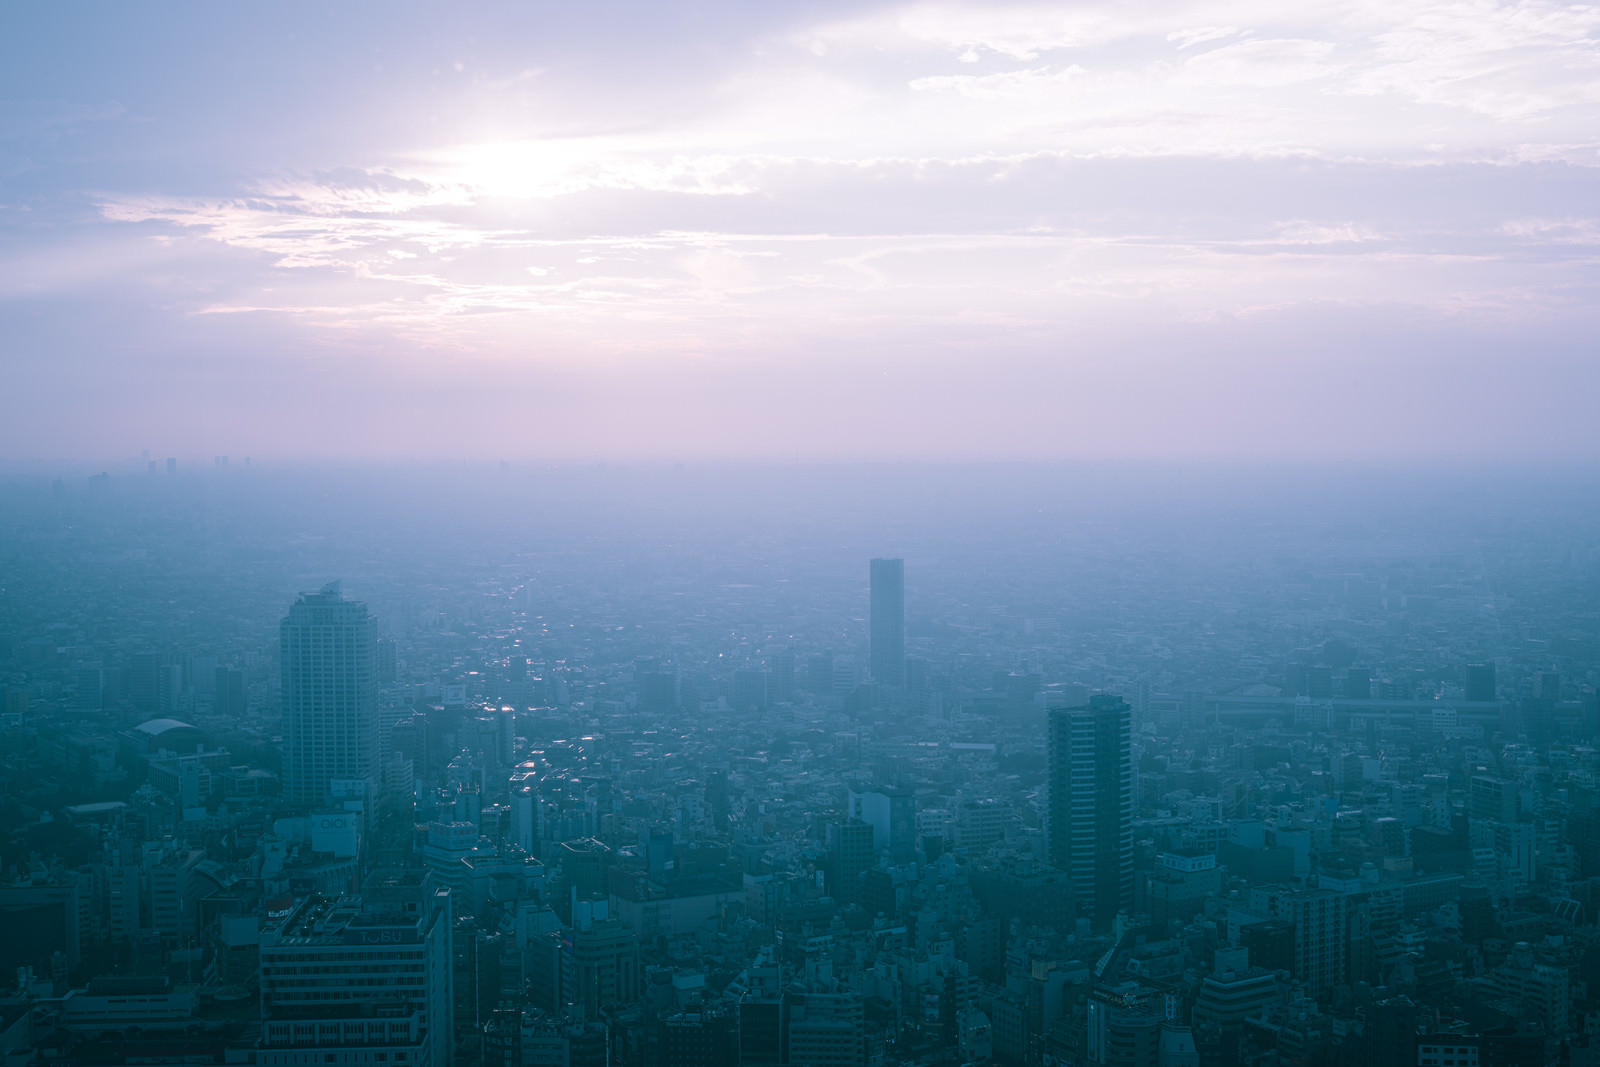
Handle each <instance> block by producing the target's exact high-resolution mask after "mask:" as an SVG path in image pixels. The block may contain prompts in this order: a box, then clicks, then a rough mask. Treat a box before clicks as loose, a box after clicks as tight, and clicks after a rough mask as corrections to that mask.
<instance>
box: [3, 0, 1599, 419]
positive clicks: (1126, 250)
mask: <svg viewBox="0 0 1600 1067" xmlns="http://www.w3.org/2000/svg"><path fill="white" fill-rule="evenodd" d="M1597 36H1600V9H1589V8H1583V7H1572V6H1564V5H1560V4H1555V3H1543V2H1525V3H1517V4H1498V3H1491V2H1488V0H1481V2H1479V0H1426V2H1422V3H1414V4H1407V5H1392V4H1377V3H1356V4H1349V3H1338V4H1335V3H1313V4H1305V5H1292V6H1290V7H1285V6H1284V5H1281V4H1266V3H1257V2H1253V0H1191V2H1186V3H1175V4H1161V5H1143V6H1140V7H1138V8H1137V9H1134V10H1129V9H1128V8H1127V6H1126V5H1115V4H1110V3H1103V4H1087V5H1074V6H1072V7H1070V8H1068V7H1063V6H1061V5H1045V4H1040V5H1014V6H996V5H990V4H976V3H972V4H963V3H916V4H910V5H901V6H892V7H885V8H880V9H876V10H872V11H869V12H867V13H865V14H860V15H856V16H850V17H844V18H823V19H820V20H815V21H811V22H807V21H805V20H798V21H797V20H795V19H793V18H792V17H787V16H786V17H785V18H784V19H780V20H777V21H775V22H774V23H773V24H772V25H771V26H769V27H768V28H766V29H765V30H763V31H762V32H758V33H753V34H751V35H749V36H748V37H746V38H744V39H742V40H741V41H740V42H738V45H737V47H730V48H728V49H726V50H724V51H722V52H720V53H718V54H717V56H716V58H715V61H714V62H711V61H708V62H707V63H705V64H704V66H703V68H702V69H698V70H695V71H693V72H692V73H691V74H684V73H683V71H682V70H681V68H680V69H677V70H676V74H675V76H674V79H673V80H672V81H671V83H670V84H668V83H662V84H660V85H656V84H651V83H650V82H649V81H648V80H647V79H646V80H640V81H638V82H629V81H628V79H627V76H626V75H624V74H620V73H619V74H618V75H617V76H616V78H615V79H614V81H613V83H611V84H609V85H607V86H606V87H605V91H602V92H591V91H588V90H587V89H586V88H585V86H586V85H587V84H588V83H584V82H582V81H581V80H574V79H575V78H576V75H575V74H574V69H575V68H574V67H573V66H571V65H565V66H564V65H563V64H561V63H559V62H551V63H541V64H540V65H539V66H538V67H537V68H528V67H526V66H523V67H519V68H516V69H509V70H496V69H492V68H491V69H485V70H483V71H481V72H480V73H478V74H476V75H474V76H470V77H469V76H464V80H463V81H462V82H461V84H459V85H456V86H455V87H454V88H451V89H450V90H449V91H448V92H447V93H444V95H442V96H440V97H439V98H438V99H437V100H433V101H432V102H430V103H429V104H428V108H429V109H430V110H429V114H430V115H432V116H433V119H430V123H431V125H427V126H422V125H419V126H418V127H417V130H416V133H415V135H414V136H412V137H411V138H410V139H409V140H405V141H394V142H393V143H390V144H388V145H387V146H382V145H378V146H375V145H372V144H366V145H364V146H362V147H360V148H352V149H351V150H349V151H347V152H343V153H340V152H337V151H334V152H332V153H330V152H328V151H326V150H325V151H324V152H323V153H322V156H321V158H320V159H319V160H318V161H316V162H315V163H308V164H306V165H296V164H295V163H294V162H292V161H291V162H290V163H289V164H288V165H286V166H283V167H281V168H277V169H274V170H272V171H270V172H268V171H261V172H259V173H256V174H254V175H247V176H246V177H245V178H244V180H243V182H242V183H241V184H238V185H237V186H235V187H232V188H228V187H218V188H216V189H215V190H214V191H211V192H199V193H197V192H195V191H193V190H190V191H187V192H182V193H179V192H176V191H171V190H162V189H154V190H151V189H148V188H145V189H141V190H140V191H119V190H114V189H113V190H110V191H102V192H100V193H98V194H96V197H95V199H96V203H97V205H98V211H99V212H100V214H101V216H102V218H104V219H105V220H108V221H109V222H111V223H113V224H115V225H116V226H118V227H129V228H132V231H133V232H135V233H137V234H138V235H140V239H141V240H148V241H152V242H155V243H157V244H159V245H160V247H161V248H162V256H163V257H164V261H166V260H172V261H177V262H181V261H182V260H183V259H184V257H186V256H189V257H193V258H194V259H195V260H196V261H197V262H199V261H204V262H205V263H207V264H208V265H209V264H211V263H213V262H214V261H215V257H216V256H217V255H219V254H220V255H222V256H224V257H225V258H226V259H227V261H228V262H229V263H230V264H231V266H230V267H229V269H228V270H227V272H226V276H225V280H224V281H223V282H219V283H211V284H206V285H203V286H201V285H193V286H190V287H188V288H187V289H183V288H181V287H177V288H175V289H174V291H173V292H172V293H170V294H169V295H170V298H171V300H170V306H171V307H172V308H173V309H174V310H175V311H176V312H177V313H178V314H180V315H182V316H184V317H186V318H188V319H190V320H197V321H198V320H212V321H222V320H239V321H243V320H246V319H259V318H260V317H262V316H270V317H274V318H277V319H279V320H281V321H282V322H283V323H285V324H287V326H288V328H290V329H291V330H292V331H295V335H296V336H298V337H301V338H303V339H304V340H305V341H306V342H307V343H309V344H313V345H317V346H322V347H324V348H329V347H331V348H335V349H337V348H339V347H341V346H355V348H357V349H361V350H377V349H381V348H384V347H385V346H388V347H390V348H393V347H394V346H401V347H403V348H404V347H407V346H409V349H410V350H412V351H415V352H419V353H435V354H439V353H449V354H451V355H452V358H460V357H465V358H469V359H473V360H478V361H483V362H487V363H491V364H497V365H524V366H538V367H544V368H557V367H566V368H569V369H570V368H571V367H573V366H575V365H583V364H586V363H593V364H594V365H597V366H599V365H605V366H612V365H626V366H632V367H635V368H639V367H645V366H650V365H654V364H658V363H660V362H661V361H663V360H665V361H668V363H669V364H670V362H671V361H672V360H682V359H694V360H706V359H712V360H720V361H724V363H726V362H727V361H736V362H739V363H742V364H752V363H755V364H761V363H770V364H771V365H773V366H778V365H792V366H803V365H805V364H806V363H807V362H808V361H811V362H816V363H818V364H819V365H820V364H823V363H828V358H831V356H830V357H828V358H824V357H823V356H822V355H820V353H830V354H832V353H838V352H853V353H855V358H857V359H859V360H860V361H862V365H863V366H867V365H871V366H875V367H878V368H879V369H878V370H875V371H870V372H869V371H863V372H862V373H863V374H867V373H872V374H878V373H887V368H888V367H889V366H891V365H894V366H898V364H895V363H894V360H895V359H897V358H898V357H894V356H892V355H889V354H890V353H896V352H906V351H916V352H920V353H922V354H923V355H922V356H921V357H920V358H922V359H924V360H925V361H926V362H927V363H928V364H929V365H931V366H937V365H943V363H942V362H941V361H942V360H944V359H945V357H946V356H948V357H949V358H950V359H955V360H960V359H966V358H971V354H972V353H973V352H974V351H979V350H981V351H983V352H985V353H986V357H985V358H988V359H991V360H994V359H999V360H1006V359H1011V360H1014V361H1015V362H1016V364H1017V366H1018V367H1023V366H1026V367H1028V368H1030V370H1029V371H1028V372H1027V373H1029V374H1033V375H1035V376H1036V378H1037V380H1039V381H1059V382H1065V381H1067V380H1069V379H1071V377H1072V375H1073V374H1076V373H1078V372H1079V371H1081V370H1082V369H1083V368H1085V367H1090V366H1100V365H1106V366H1110V365H1113V364H1114V363H1115V361H1114V360H1112V361H1111V362H1110V363H1107V362H1106V361H1107V360H1108V358H1109V357H1108V355H1107V353H1109V352H1113V351H1118V350H1120V348H1121V347H1123V346H1124V342H1123V341H1119V338H1122V339H1124V341H1127V343H1128V344H1144V343H1145V342H1144V341H1135V340H1129V339H1137V338H1140V337H1144V336H1146V335H1147V334H1150V332H1151V331H1152V330H1155V331H1157V332H1159V331H1161V330H1165V331H1169V332H1168V333H1165V334H1162V336H1166V337H1171V336H1182V335H1184V334H1183V331H1191V330H1192V331H1200V332H1199V333H1191V334H1189V336H1194V337H1204V336H1205V331H1207V330H1211V331H1214V334H1215V337H1214V339H1213V340H1212V341H1208V342H1205V343H1206V344H1214V345H1219V346H1221V347H1223V348H1226V347H1227V346H1228V345H1230V344H1235V343H1248V344H1250V345H1255V346H1263V352H1264V353H1265V352H1281V351H1283V350H1285V348H1286V347H1288V346H1292V345H1294V344H1295V343H1297V342H1296V337H1297V336H1298V335H1299V334H1300V332H1301V331H1302V330H1304V329H1307V328H1312V329H1316V328H1320V327H1310V326H1308V325H1305V324H1310V323H1314V322H1315V323H1321V322H1323V321H1324V320H1325V319H1326V318H1327V316H1329V315H1333V316H1336V317H1337V316H1346V317H1349V316H1361V315H1366V314H1368V313H1369V312H1370V321H1371V322H1378V321H1384V322H1392V321H1397V317H1399V318H1404V317H1405V316H1411V317H1413V318H1414V319H1415V321H1418V322H1436V323H1458V324H1461V326H1462V328H1464V329H1469V330H1470V329H1475V328H1478V327H1480V326H1481V327H1483V328H1487V329H1497V328H1499V327H1500V326H1503V325H1505V324H1507V323H1513V322H1521V323H1528V322H1538V323H1540V324H1541V328H1544V327H1545V326H1549V328H1551V329H1554V330H1556V331H1557V333H1558V334H1559V333H1560V332H1561V331H1568V332H1569V333H1570V335H1572V336H1577V334H1578V333H1579V332H1581V324H1582V322H1585V321H1586V319H1584V316H1585V315H1586V314H1587V312H1586V311H1585V310H1584V309H1585V308H1586V307H1587V306H1588V305H1589V303H1590V300H1591V298H1592V297H1593V296H1594V295H1595V294H1594V283H1595V276H1594V265H1595V254H1596V247H1595V246H1596V243H1597V238H1596V234H1597V232H1600V224H1597V223H1596V222H1595V220H1594V216H1595V215H1597V214H1600V212H1596V211H1594V210H1592V207H1591V206H1590V205H1591V203H1592V201H1590V200H1589V198H1588V197H1587V196H1586V195H1584V190H1585V189H1587V188H1589V187H1590V186H1591V183H1592V179H1591V178H1590V177H1589V175H1590V174H1593V173H1596V170H1595V169H1594V168H1596V167H1597V164H1600V135H1597V133H1596V131H1595V128H1594V125H1593V122H1592V114H1593V108H1594V105H1595V103H1596V98H1597V96H1600V51H1597V48H1596V46H1595V40H1596V38H1597ZM471 69H472V68H469V73H470V70H471ZM374 106H377V105H374ZM440 115H443V116H445V117H446V119H448V118H449V117H450V116H452V115H454V116H459V117H460V121H444V122H437V121H434V120H435V119H437V118H438V117H439V116H440ZM330 155H331V158H330ZM208 269H209V267H208ZM29 278H30V268H29V265H28V261H27V258H26V257H21V258H19V259H17V260H16V261H15V262H14V263H13V264H12V265H11V267H10V269H7V267H6V266H5V265H3V264H0V286H5V285H7V284H8V281H7V279H13V281H12V282H11V284H14V285H17V286H23V287H25V286H27V285H29V284H33V283H31V282H29V280H28V279H29ZM62 284H67V283H66V282H63V283H62ZM1250 323H1259V324H1262V325H1259V326H1250V325H1248V324H1250ZM1297 323H1301V325H1297ZM1551 324H1554V325H1551ZM1442 328H1443V327H1442ZM1448 328H1450V329H1454V328H1455V327H1448ZM1250 330H1260V331H1265V332H1262V333H1260V334H1259V335H1257V336H1254V339H1252V340H1249V341H1248V342H1235V341H1225V340H1223V339H1222V338H1223V337H1224V335H1225V334H1227V335H1228V336H1232V334H1230V333H1229V331H1232V332H1233V333H1237V332H1238V331H1245V332H1249V331H1250ZM1149 343H1151V344H1154V343H1155V342H1154V341H1151V342H1149ZM1197 347H1204V344H1201V345H1198V346H1197ZM1266 358H1268V356H1267V355H1265V354H1262V355H1259V356H1249V357H1245V356H1240V357H1238V359H1239V362H1238V364H1237V365H1238V367H1240V368H1242V367H1244V366H1247V365H1248V366H1252V367H1256V368H1257V371H1252V372H1251V373H1256V374H1258V372H1259V371H1260V366H1261V364H1260V363H1259V361H1260V359H1266ZM619 360H620V361H622V362H621V363H620V364H618V363H617V362H616V361H619ZM424 363H425V360H424ZM1182 363H1183V358H1182V357H1181V356H1173V357H1171V358H1168V359H1166V360H1165V361H1163V362H1162V363H1161V365H1162V366H1163V367H1164V368H1166V372H1170V373H1177V371H1175V370H1174V368H1175V367H1180V366H1181V365H1182ZM828 365H829V366H831V365H832V364H831V363H829V364H828ZM1129 365H1130V366H1131V365H1132V364H1129ZM452 366H453V367H454V366H456V364H452ZM1209 367H1210V370H1211V371H1212V372H1213V373H1214V374H1215V375H1216V380H1217V381H1218V382H1219V383H1220V384H1219V388H1222V387H1224V386H1225V384H1226V380H1227V379H1228V376H1229V373H1230V372H1229V371H1228V369H1227V365H1226V364H1225V363H1224V362H1216V361H1213V362H1212V363H1210V364H1209ZM1095 373H1097V374H1098V373H1100V371H1096V372H1095ZM1140 373H1142V372H1140ZM1239 373H1241V374H1243V373H1245V372H1244V371H1243V370H1240V371H1239ZM1130 374H1131V375H1132V374H1133V372H1130ZM1039 376H1042V377H1039ZM1052 376H1054V377H1052ZM1268 376H1269V377H1270V375H1268ZM1139 380H1140V379H1138V378H1137V375H1133V376H1131V377H1130V379H1129V387H1130V388H1131V387H1132V386H1133V385H1134V383H1135V382H1136V381H1139ZM1255 380H1257V381H1259V380H1261V379H1260V377H1259V374H1258V377H1257V378H1256V379H1255ZM1045 392H1048V390H1045ZM1237 393H1238V390H1237V389H1235V390H1233V394H1232V395H1236V394H1237ZM959 395H960V394H959V393H957V394H952V399H953V400H954V399H956V398H957V397H958V396H959ZM1035 399H1036V397H1033V396H1030V397H1028V398H1027V400H1028V402H1030V403H1031V402H1033V401H1034V400H1035Z"/></svg>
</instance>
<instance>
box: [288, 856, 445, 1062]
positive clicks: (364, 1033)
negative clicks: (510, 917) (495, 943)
mask: <svg viewBox="0 0 1600 1067" xmlns="http://www.w3.org/2000/svg"><path fill="white" fill-rule="evenodd" d="M452 1052H453V1046H452V1043H451V952H450V891H449V890H448V889H443V888H438V887H435V886H434V885H433V884H432V883H431V881H430V879H429V877H428V876H427V875H422V876H396V875H388V876H386V877H374V878H373V879H370V880H369V881H368V882H367V884H366V885H364V886H363V887H362V892H361V894H360V895H359V896H350V895H345V896H340V897H334V898H329V897H319V896H310V897H307V898H305V899H304V900H302V901H301V902H300V903H299V904H298V905H297V906H296V907H295V909H294V910H293V911H292V912H291V913H290V914H289V916H288V917H287V918H286V919H285V920H284V921H283V923H282V924H281V925H278V926H274V927H269V928H268V929H266V930H263V931H262V933H261V1047H260V1049H259V1050H258V1051H257V1053H256V1063H257V1064H259V1065H261V1067H312V1065H321V1064H324V1063H337V1064H341V1065H344V1067H369V1065H371V1067H375V1065H377V1064H384V1065H385V1067H444V1065H446V1064H448V1063H450V1062H451V1059H452Z"/></svg>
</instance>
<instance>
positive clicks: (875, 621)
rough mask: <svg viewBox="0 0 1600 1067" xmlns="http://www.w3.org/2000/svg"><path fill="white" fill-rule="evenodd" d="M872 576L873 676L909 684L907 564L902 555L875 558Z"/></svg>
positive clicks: (890, 682) (898, 684) (885, 681)
mask: <svg viewBox="0 0 1600 1067" xmlns="http://www.w3.org/2000/svg"><path fill="white" fill-rule="evenodd" d="M871 577H872V624H871V626H872V633H871V640H872V679H873V681H875V682H877V683H878V684H880V685H888V686H894V687H895V688H897V689H898V688H901V687H903V686H904V685H905V684H906V565H905V560H901V559H875V560H873V561H872V567H871Z"/></svg>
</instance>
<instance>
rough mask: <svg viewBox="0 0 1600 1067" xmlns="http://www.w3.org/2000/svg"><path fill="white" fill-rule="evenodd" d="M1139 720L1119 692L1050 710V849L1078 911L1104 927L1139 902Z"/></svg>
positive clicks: (1048, 827)
mask: <svg viewBox="0 0 1600 1067" xmlns="http://www.w3.org/2000/svg"><path fill="white" fill-rule="evenodd" d="M1132 723H1133V709H1132V708H1130V707H1129V706H1128V705H1127V704H1126V703H1125V702H1124V701H1123V700H1122V698H1121V697H1115V696H1094V697H1090V698H1089V703H1088V704H1087V705H1086V706H1084V707H1078V708H1054V709H1052V710H1051V712H1050V806H1049V808H1048V810H1047V812H1046V815H1047V818H1046V822H1045V834H1046V839H1045V840H1046V847H1047V848H1048V850H1049V859H1050V863H1051V865H1052V866H1054V867H1057V868H1059V869H1060V870H1063V871H1065V872H1067V875H1068V878H1069V880H1070V881H1071V883H1072V892H1073V896H1074V897H1075V898H1076V900H1077V908H1078V914H1079V915H1080V916H1082V917H1085V918H1087V919H1089V920H1090V921H1091V922H1093V923H1094V925H1095V926H1097V927H1103V926H1106V925H1109V924H1110V923H1111V921H1112V920H1113V919H1115V918H1116V915H1117V912H1119V911H1124V910H1127V909H1129V908H1130V907H1131V906H1132V904H1133V751H1132V745H1131V735H1132Z"/></svg>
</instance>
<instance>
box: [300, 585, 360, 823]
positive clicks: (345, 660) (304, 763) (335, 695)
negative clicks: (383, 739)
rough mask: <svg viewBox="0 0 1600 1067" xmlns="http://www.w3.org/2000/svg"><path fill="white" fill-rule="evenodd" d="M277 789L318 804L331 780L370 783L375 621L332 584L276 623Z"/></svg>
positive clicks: (326, 795)
mask: <svg viewBox="0 0 1600 1067" xmlns="http://www.w3.org/2000/svg"><path fill="white" fill-rule="evenodd" d="M279 636H280V644H281V656H282V668H283V670H282V675H283V729H284V761H283V763H284V768H283V769H284V777H285V779H286V781H285V788H284V793H285V795H286V796H287V797H288V798H289V799H290V800H291V801H293V802H295V803H298V804H308V805H319V804H325V803H327V801H328V798H329V796H330V793H331V789H332V786H333V783H334V782H336V781H343V782H351V781H354V780H357V779H359V780H364V781H365V782H366V791H367V793H368V794H369V795H370V794H371V793H372V792H374V791H375V790H376V789H377V784H378V688H377V678H378V663H377V648H378V640H377V624H376V620H374V619H373V617H372V616H371V615H368V614H367V606H366V605H365V604H362V603H360V602H359V601H354V600H346V599H345V598H344V596H343V594H341V593H340V591H339V583H338V582H332V583H330V584H328V585H325V586H323V587H322V591H321V592H318V593H304V594H302V595H301V597H300V599H299V600H297V601H296V602H295V604H294V606H293V607H291V608H290V609H289V615H288V617H287V618H285V619H284V620H283V624H282V626H281V627H280V629H279Z"/></svg>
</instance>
